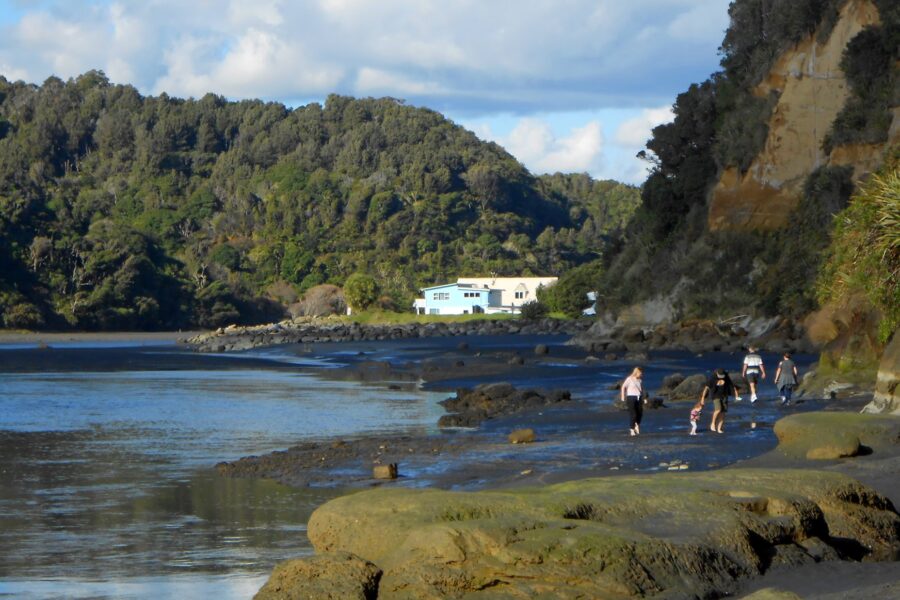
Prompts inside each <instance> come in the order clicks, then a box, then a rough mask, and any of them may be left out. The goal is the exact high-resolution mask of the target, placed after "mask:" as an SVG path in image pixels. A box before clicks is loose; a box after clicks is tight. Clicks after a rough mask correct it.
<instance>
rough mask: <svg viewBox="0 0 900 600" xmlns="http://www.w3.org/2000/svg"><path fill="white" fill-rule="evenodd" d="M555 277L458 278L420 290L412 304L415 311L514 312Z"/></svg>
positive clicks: (440, 312) (533, 297)
mask: <svg viewBox="0 0 900 600" xmlns="http://www.w3.org/2000/svg"><path fill="white" fill-rule="evenodd" d="M556 280H557V278H556V277H460V278H459V279H458V280H457V282H456V283H447V284H444V285H437V286H434V287H428V288H425V289H423V290H422V293H423V296H422V298H418V299H417V300H416V301H415V303H414V304H413V306H414V308H415V311H416V313H418V314H431V315H464V314H475V313H489V314H490V313H515V312H518V310H519V308H520V307H521V306H522V305H523V304H525V303H526V302H531V301H533V300H536V299H537V290H538V288H539V287H542V286H549V285H553V284H554V283H556Z"/></svg>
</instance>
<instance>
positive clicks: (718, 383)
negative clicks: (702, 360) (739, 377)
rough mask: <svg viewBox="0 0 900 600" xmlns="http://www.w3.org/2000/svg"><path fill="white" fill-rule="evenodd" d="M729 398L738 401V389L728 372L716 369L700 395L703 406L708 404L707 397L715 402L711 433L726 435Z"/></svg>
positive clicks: (710, 427)
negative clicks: (726, 414)
mask: <svg viewBox="0 0 900 600" xmlns="http://www.w3.org/2000/svg"><path fill="white" fill-rule="evenodd" d="M729 396H734V397H735V399H737V398H738V393H737V388H736V387H735V385H734V382H733V381H731V377H730V376H729V375H728V371H726V370H725V369H722V368H719V369H716V370H715V371H713V373H712V375H710V377H709V380H708V381H707V382H706V385H705V386H704V387H703V392H702V393H701V394H700V404H701V405H703V404H705V403H706V398H707V397H710V398H712V401H713V414H712V420H711V421H710V424H709V430H710V431H715V432H716V433H725V431H724V430H723V427H724V425H725V413H726V412H728V397H729Z"/></svg>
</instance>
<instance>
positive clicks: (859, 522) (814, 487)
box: [267, 469, 900, 599]
mask: <svg viewBox="0 0 900 600" xmlns="http://www.w3.org/2000/svg"><path fill="white" fill-rule="evenodd" d="M308 533H309V538H310V540H311V541H312V543H313V546H314V547H315V550H316V552H317V553H319V556H325V557H330V556H335V553H347V554H340V555H339V556H347V555H351V556H354V557H358V558H357V559H356V561H357V562H356V563H355V564H358V565H369V564H371V565H373V567H372V568H368V569H362V568H360V569H359V570H360V572H361V573H362V575H361V577H363V578H365V579H366V581H369V580H370V578H371V573H372V572H374V571H373V569H378V570H380V572H381V577H380V579H379V580H378V585H377V591H373V592H372V593H371V595H369V596H367V597H369V598H417V599H430V598H434V599H437V598H463V597H465V598H473V599H474V598H533V597H548V598H549V597H553V598H563V599H565V598H586V597H587V598H608V599H617V598H634V597H647V596H652V597H660V598H662V597H664V598H681V597H684V598H688V597H690V598H695V597H701V598H705V597H720V596H724V595H729V594H731V593H733V592H734V591H735V590H736V589H737V586H738V585H739V582H740V581H741V580H742V579H745V578H749V577H753V576H755V575H758V574H760V573H764V572H766V571H768V570H769V569H772V568H776V567H792V566H797V565H803V564H810V563H813V562H817V561H821V560H841V559H845V560H894V559H896V558H897V556H898V554H900V516H898V514H897V512H896V511H895V509H894V507H893V506H892V505H891V502H890V501H889V500H888V499H887V498H885V497H884V496H882V495H880V494H879V493H877V492H876V491H874V490H872V489H870V488H868V487H866V486H863V485H862V484H860V483H858V482H856V481H855V480H853V479H851V478H849V477H847V476H845V475H840V474H837V473H828V472H822V471H809V470H773V471H766V470H758V469H746V470H732V471H719V472H707V473H691V474H687V473H678V474H668V473H667V474H659V475H653V476H634V477H614V478H605V479H588V480H582V481H574V482H569V483H563V484H557V485H553V486H546V487H542V488H537V489H527V490H515V491H495V492H475V493H459V492H447V491H437V490H405V489H378V490H372V491H366V492H361V493H357V494H352V495H350V496H345V497H342V498H338V499H336V500H333V501H330V502H328V503H326V504H325V505H323V506H321V507H320V508H319V509H317V510H316V511H315V512H314V513H313V515H312V518H311V519H310V522H309V528H308ZM317 559H318V557H317V558H313V559H306V560H308V561H315V560H317ZM342 560H349V559H342ZM348 573H349V570H348ZM348 577H352V575H350V574H348ZM273 578H274V576H273ZM295 582H296V586H297V587H296V588H295V589H294V590H293V593H294V594H295V595H294V596H284V597H314V593H313V592H314V591H315V590H316V589H318V588H315V589H314V588H313V587H310V586H319V585H320V583H319V582H318V581H317V580H316V579H307V580H305V581H304V580H302V579H296V580H295ZM347 583H348V584H349V583H350V582H347ZM364 583H365V582H363V581H360V582H357V585H356V586H355V588H354V589H361V588H362V587H363V584H364ZM267 585H268V584H267ZM310 594H313V595H310Z"/></svg>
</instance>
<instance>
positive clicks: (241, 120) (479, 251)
mask: <svg viewBox="0 0 900 600" xmlns="http://www.w3.org/2000/svg"><path fill="white" fill-rule="evenodd" d="M638 193H639V192H638V190H637V188H634V187H631V186H625V185H622V184H618V183H616V182H603V181H594V180H592V179H591V178H590V177H588V176H586V175H553V176H547V177H535V176H533V175H532V174H530V173H529V172H528V171H527V170H526V169H525V168H524V167H523V166H522V165H521V164H519V163H518V162H517V161H516V160H515V159H514V158H513V157H512V156H510V155H509V154H508V153H507V152H505V151H504V150H503V149H502V148H500V147H499V146H497V145H496V144H493V143H486V142H483V141H481V140H479V139H478V138H477V137H476V136H475V135H474V134H472V133H471V132H469V131H467V130H465V129H463V128H462V127H459V126H457V125H455V124H454V123H452V122H451V121H449V120H447V119H446V118H444V117H443V116H441V115H440V114H439V113H437V112H434V111H431V110H427V109H422V108H415V107H410V106H406V105H405V104H404V103H403V102H402V101H399V100H394V99H390V98H383V99H371V98H368V99H353V98H347V97H342V96H329V97H328V99H327V101H326V102H325V103H324V105H320V104H315V103H314V104H309V105H306V106H302V107H298V108H296V109H290V108H288V107H285V106H283V105H281V104H278V103H272V102H262V101H258V100H245V101H240V102H229V101H226V100H225V99H223V98H222V97H220V96H215V95H213V94H208V95H206V96H204V97H202V98H200V99H196V100H195V99H188V100H183V99H177V98H171V97H169V96H167V95H165V94H162V95H160V96H158V97H145V96H142V95H141V94H139V93H138V91H137V90H136V89H135V88H133V87H131V86H129V85H113V84H111V83H110V82H109V81H108V79H107V78H106V76H105V75H104V74H103V73H102V72H100V71H90V72H88V73H85V74H83V75H81V76H79V77H76V78H73V79H70V80H68V81H63V80H61V79H59V78H56V77H50V78H48V79H47V80H46V81H45V82H44V83H43V84H42V85H40V86H37V85H31V84H26V83H23V82H10V81H7V80H6V79H3V78H2V77H0V320H2V322H3V324H4V325H5V326H7V327H54V328H63V327H79V328H89V329H110V328H114V329H124V328H141V329H153V328H178V327H188V326H198V325H199V326H218V325H221V324H225V323H229V322H254V321H261V320H268V319H272V318H277V317H279V316H280V315H281V314H283V311H284V306H283V302H282V301H281V297H275V296H273V295H272V294H269V293H267V290H271V289H284V285H288V286H290V287H292V288H293V289H294V290H295V291H296V292H297V293H302V292H304V291H305V290H307V289H309V288H312V287H314V286H317V285H320V284H324V283H329V284H336V285H339V286H342V285H343V284H344V283H345V281H346V280H347V278H348V277H349V276H350V275H351V274H353V273H356V272H362V273H366V274H368V275H369V276H370V277H372V278H374V279H375V280H377V282H378V284H379V286H380V288H381V293H382V294H385V295H386V296H387V297H389V299H390V300H391V301H392V302H393V303H394V304H395V305H397V306H401V307H402V306H408V305H409V304H410V301H411V299H412V297H413V295H414V294H415V293H416V291H417V290H418V289H419V288H420V287H424V286H426V285H430V284H433V283H435V282H441V281H446V280H452V279H455V278H456V277H457V276H460V275H482V274H484V275H486V274H488V273H491V272H493V273H497V274H501V275H512V274H526V275H527V274H535V275H544V274H559V273H562V272H565V271H566V270H567V269H569V268H571V267H573V266H576V265H578V264H582V263H584V262H586V261H588V260H590V259H591V258H594V257H596V256H598V255H599V254H600V253H601V252H602V250H603V248H604V247H605V245H606V244H607V243H608V242H609V241H610V240H611V239H613V238H615V236H616V235H617V233H618V232H619V231H620V230H621V228H622V227H623V225H624V223H625V222H627V221H628V219H629V218H630V215H631V213H632V212H633V210H634V208H635V207H636V206H637V203H638ZM273 286H274V288H273Z"/></svg>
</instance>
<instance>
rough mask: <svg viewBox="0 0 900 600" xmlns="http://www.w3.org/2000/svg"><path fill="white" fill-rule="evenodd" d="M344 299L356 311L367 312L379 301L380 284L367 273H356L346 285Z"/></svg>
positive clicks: (349, 278)
mask: <svg viewBox="0 0 900 600" xmlns="http://www.w3.org/2000/svg"><path fill="white" fill-rule="evenodd" d="M344 298H345V299H346V300H347V304H348V305H350V308H352V309H354V310H365V309H367V308H368V307H370V306H372V305H373V304H374V303H375V301H376V300H378V283H376V282H375V279H374V278H373V277H372V276H370V275H366V274H365V273H354V274H353V275H351V276H350V277H348V278H347V281H346V282H345V283H344Z"/></svg>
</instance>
